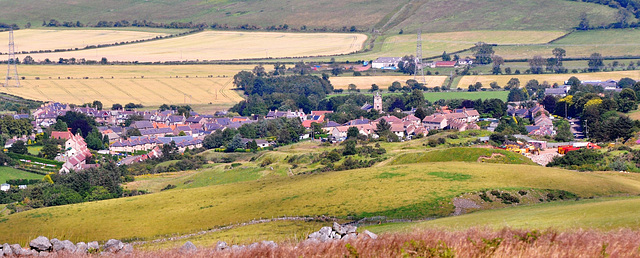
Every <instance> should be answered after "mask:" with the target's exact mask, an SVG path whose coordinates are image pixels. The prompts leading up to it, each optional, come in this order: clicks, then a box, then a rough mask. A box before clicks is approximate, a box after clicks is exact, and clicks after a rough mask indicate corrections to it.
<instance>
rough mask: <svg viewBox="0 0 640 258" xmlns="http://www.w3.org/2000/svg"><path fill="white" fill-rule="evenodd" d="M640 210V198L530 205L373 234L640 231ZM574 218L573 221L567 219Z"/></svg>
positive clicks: (376, 228)
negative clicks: (482, 229) (469, 230)
mask: <svg viewBox="0 0 640 258" xmlns="http://www.w3.org/2000/svg"><path fill="white" fill-rule="evenodd" d="M638 208H640V198H638V197H629V198H596V199H592V200H580V201H561V202H551V203H541V204H536V205H530V206H518V207H509V208H503V209H496V210H484V211H477V212H473V213H469V214H465V215H461V216H455V217H447V218H440V219H435V220H431V221H424V222H419V223H389V224H386V225H381V226H371V227H367V229H369V230H371V231H373V232H395V231H410V230H418V229H426V228H447V229H450V230H463V229H467V228H471V227H488V228H492V229H501V228H505V227H508V228H519V229H545V228H554V229H557V230H569V229H580V228H590V229H599V230H616V229H621V228H628V229H632V230H638V229H640V218H638V216H636V215H637V214H636V213H635V212H634V211H635V210H637V209H638ZM567 218H571V219H567Z"/></svg>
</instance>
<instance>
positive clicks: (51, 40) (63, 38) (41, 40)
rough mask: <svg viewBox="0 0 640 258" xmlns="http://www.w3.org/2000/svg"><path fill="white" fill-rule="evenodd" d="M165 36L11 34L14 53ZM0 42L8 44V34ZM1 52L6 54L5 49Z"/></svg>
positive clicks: (92, 32) (45, 31) (44, 31)
mask: <svg viewBox="0 0 640 258" xmlns="http://www.w3.org/2000/svg"><path fill="white" fill-rule="evenodd" d="M166 35H169V34H168V33H158V32H145V31H125V30H65V29H60V30H58V29H26V30H16V31H14V32H13V37H14V39H15V48H16V52H21V51H37V50H55V49H65V50H66V49H70V48H84V47H86V46H90V45H99V44H113V43H120V42H125V41H135V40H143V39H150V38H155V37H156V36H166ZM0 42H9V32H0ZM2 52H3V53H5V54H6V51H5V49H3V51H2Z"/></svg>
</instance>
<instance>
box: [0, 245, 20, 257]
mask: <svg viewBox="0 0 640 258" xmlns="http://www.w3.org/2000/svg"><path fill="white" fill-rule="evenodd" d="M3 249H4V248H3ZM11 253H13V254H15V255H23V254H22V247H21V246H20V245H19V244H13V245H11Z"/></svg>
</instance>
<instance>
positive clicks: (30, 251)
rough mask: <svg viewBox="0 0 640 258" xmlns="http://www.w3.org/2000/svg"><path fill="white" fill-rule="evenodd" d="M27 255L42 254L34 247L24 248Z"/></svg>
mask: <svg viewBox="0 0 640 258" xmlns="http://www.w3.org/2000/svg"><path fill="white" fill-rule="evenodd" d="M24 251H25V252H24V253H25V254H26V255H29V256H38V255H39V254H40V252H38V251H36V250H33V249H29V250H24Z"/></svg>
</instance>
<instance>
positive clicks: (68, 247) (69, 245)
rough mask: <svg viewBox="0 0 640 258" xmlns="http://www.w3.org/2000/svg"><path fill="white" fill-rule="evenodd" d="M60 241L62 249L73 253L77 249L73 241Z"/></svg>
mask: <svg viewBox="0 0 640 258" xmlns="http://www.w3.org/2000/svg"><path fill="white" fill-rule="evenodd" d="M60 243H62V251H65V252H70V253H73V252H75V251H76V249H78V248H77V247H76V245H74V244H73V242H71V241H69V240H64V241H62V242H60Z"/></svg>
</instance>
